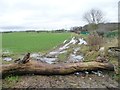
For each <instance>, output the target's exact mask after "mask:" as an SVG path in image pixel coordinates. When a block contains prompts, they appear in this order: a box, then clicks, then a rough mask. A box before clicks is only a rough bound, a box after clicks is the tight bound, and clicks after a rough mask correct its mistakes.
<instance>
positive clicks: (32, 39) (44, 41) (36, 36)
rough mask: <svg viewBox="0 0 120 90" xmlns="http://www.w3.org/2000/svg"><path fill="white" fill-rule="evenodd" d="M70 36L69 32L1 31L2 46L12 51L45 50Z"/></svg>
mask: <svg viewBox="0 0 120 90" xmlns="http://www.w3.org/2000/svg"><path fill="white" fill-rule="evenodd" d="M70 37H71V33H50V32H49V33H46V32H42V33H36V32H19V33H18V32H15V33H3V34H2V48H3V51H5V50H9V51H11V52H14V53H24V52H46V51H48V50H50V49H52V48H53V47H55V46H57V45H59V44H60V43H62V42H63V41H64V40H65V39H68V38H70Z"/></svg>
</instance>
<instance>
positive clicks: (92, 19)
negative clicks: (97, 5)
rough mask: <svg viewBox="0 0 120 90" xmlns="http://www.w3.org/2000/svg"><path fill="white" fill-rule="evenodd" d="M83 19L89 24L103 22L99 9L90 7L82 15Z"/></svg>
mask: <svg viewBox="0 0 120 90" xmlns="http://www.w3.org/2000/svg"><path fill="white" fill-rule="evenodd" d="M83 19H84V20H86V21H87V22H88V23H89V24H98V23H103V22H104V17H103V13H102V11H101V10H99V9H91V10H90V11H89V12H86V13H85V14H84V15H83Z"/></svg>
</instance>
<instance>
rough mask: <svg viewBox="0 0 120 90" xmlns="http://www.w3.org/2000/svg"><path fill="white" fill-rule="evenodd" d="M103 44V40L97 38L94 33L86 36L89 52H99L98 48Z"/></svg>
mask: <svg viewBox="0 0 120 90" xmlns="http://www.w3.org/2000/svg"><path fill="white" fill-rule="evenodd" d="M102 43H103V38H102V37H101V36H99V35H98V34H97V33H96V32H93V33H90V34H89V35H88V45H89V49H90V51H91V50H96V51H97V50H99V48H100V46H101V45H102Z"/></svg>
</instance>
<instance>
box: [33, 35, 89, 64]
mask: <svg viewBox="0 0 120 90" xmlns="http://www.w3.org/2000/svg"><path fill="white" fill-rule="evenodd" d="M72 44H85V45H86V44H87V42H86V41H85V40H84V39H83V38H79V39H76V38H75V37H73V38H72V39H71V40H70V41H67V40H65V41H64V42H63V45H62V46H60V47H59V48H56V49H54V50H53V51H51V52H49V53H47V54H46V55H44V56H42V55H40V54H38V53H33V54H31V57H32V58H34V59H36V60H39V61H42V62H46V63H49V64H53V63H55V61H57V60H58V58H57V57H58V55H59V54H63V53H67V49H68V48H70V45H72ZM73 49H74V50H73V52H72V53H71V54H70V56H69V60H72V61H73V62H74V61H75V62H81V61H83V60H84V58H83V56H82V55H81V54H80V55H77V51H79V50H80V47H76V48H73Z"/></svg>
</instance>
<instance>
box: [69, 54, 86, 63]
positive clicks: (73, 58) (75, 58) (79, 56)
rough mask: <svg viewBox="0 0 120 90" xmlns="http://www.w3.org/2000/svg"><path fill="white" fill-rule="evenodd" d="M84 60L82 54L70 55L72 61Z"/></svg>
mask: <svg viewBox="0 0 120 90" xmlns="http://www.w3.org/2000/svg"><path fill="white" fill-rule="evenodd" d="M83 60H84V58H83V56H82V55H75V54H71V55H70V61H72V62H82V61H83Z"/></svg>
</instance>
